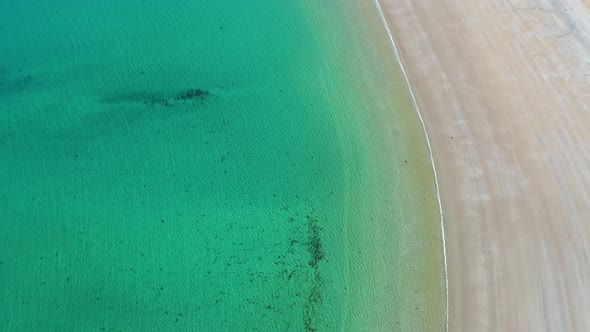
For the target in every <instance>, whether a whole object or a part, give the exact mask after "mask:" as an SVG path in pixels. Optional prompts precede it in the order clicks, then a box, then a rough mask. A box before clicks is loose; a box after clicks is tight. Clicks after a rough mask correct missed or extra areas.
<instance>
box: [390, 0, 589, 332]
mask: <svg viewBox="0 0 590 332" xmlns="http://www.w3.org/2000/svg"><path fill="white" fill-rule="evenodd" d="M380 1H381V5H382V6H383V9H384V12H385V16H386V17H387V21H388V24H389V27H390V29H391V32H392V34H393V38H394V39H395V42H396V43H397V46H398V48H399V53H400V57H401V61H402V64H403V65H404V67H405V69H406V71H407V74H408V77H409V80H410V84H411V86H412V88H413V91H414V94H415V95H416V99H417V103H418V106H419V108H420V110H421V112H422V116H423V118H424V122H425V126H426V130H427V132H428V134H429V136H430V141H431V144H432V150H433V158H434V162H435V164H436V167H437V171H438V177H439V184H440V191H441V193H440V194H441V200H442V209H443V216H444V220H445V228H446V241H447V243H446V244H447V263H448V280H449V330H450V331H543V330H550V331H589V330H590V316H589V315H588V312H590V297H589V296H588V294H590V258H589V256H590V1H588V0H584V1H579V0H564V1H561V2H555V1H536V0H535V1H484V0H477V1H459V0H443V1H434V0H425V1H402V0H380Z"/></svg>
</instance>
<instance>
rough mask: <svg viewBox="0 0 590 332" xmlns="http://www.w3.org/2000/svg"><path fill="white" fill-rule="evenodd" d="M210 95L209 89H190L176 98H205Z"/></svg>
mask: <svg viewBox="0 0 590 332" xmlns="http://www.w3.org/2000/svg"><path fill="white" fill-rule="evenodd" d="M208 96H209V91H207V90H202V89H188V90H186V91H184V92H182V93H180V94H178V95H177V96H176V100H191V99H195V98H196V99H199V100H204V99H205V98H207V97H208Z"/></svg>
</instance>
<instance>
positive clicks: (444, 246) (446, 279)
mask: <svg viewBox="0 0 590 332" xmlns="http://www.w3.org/2000/svg"><path fill="white" fill-rule="evenodd" d="M374 3H375V6H376V7H377V10H378V11H379V16H380V18H381V20H382V22H383V26H384V28H385V30H386V31H387V36H388V37H389V40H390V41H391V48H392V50H393V55H394V57H395V60H396V61H397V62H398V64H399V67H400V69H401V71H402V74H403V77H404V80H405V82H406V85H407V89H408V91H409V92H410V96H411V98H412V104H413V106H414V110H415V111H416V113H417V114H418V118H419V119H420V124H421V125H422V131H423V132H424V139H425V140H426V145H428V156H429V159H430V163H431V165H432V173H433V176H434V185H435V190H436V200H437V205H438V213H439V218H440V228H441V240H442V255H443V266H444V282H445V300H444V301H445V308H444V312H445V331H448V330H449V274H448V266H447V244H446V240H445V223H444V214H443V210H442V203H441V200H440V187H439V184H438V175H437V173H436V165H435V163H434V157H433V156H432V145H431V144H430V138H429V137H428V131H427V130H426V125H425V124H424V119H423V117H422V112H421V111H420V107H419V106H418V102H417V100H416V96H415V95H414V90H413V89H412V85H411V84H410V79H409V78H408V74H407V73H406V69H405V68H404V64H403V61H402V59H401V57H400V54H399V52H398V48H397V45H396V44H395V40H394V38H393V35H392V33H391V30H390V28H389V24H388V23H387V19H386V18H385V14H384V13H383V9H382V7H381V3H380V0H374Z"/></svg>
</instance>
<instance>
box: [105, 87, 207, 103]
mask: <svg viewBox="0 0 590 332" xmlns="http://www.w3.org/2000/svg"><path fill="white" fill-rule="evenodd" d="M210 95H211V93H210V92H209V91H207V90H203V89H188V90H184V91H182V92H180V93H177V94H176V95H174V96H171V94H167V93H162V92H160V93H154V92H149V91H138V92H127V93H117V94H113V95H110V96H107V97H104V98H102V102H103V103H106V104H123V103H127V104H144V105H146V106H165V107H174V103H175V102H179V101H190V100H199V101H200V102H201V104H203V101H204V100H205V99H206V98H207V97H209V96H210Z"/></svg>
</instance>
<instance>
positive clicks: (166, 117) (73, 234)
mask: <svg viewBox="0 0 590 332" xmlns="http://www.w3.org/2000/svg"><path fill="white" fill-rule="evenodd" d="M0 54H2V55H1V56H0V184H1V185H0V308H2V310H0V330H2V331H391V330H395V331H435V330H437V329H438V330H441V331H442V330H443V328H444V312H445V307H444V303H445V299H444V293H445V289H444V287H445V285H444V271H443V257H442V244H441V239H440V225H439V216H438V207H437V203H436V196H435V195H436V193H435V187H434V179H433V175H432V169H431V168H430V161H429V159H428V151H427V146H426V142H425V140H424V134H423V133H422V131H421V127H420V124H419V121H418V118H417V116H416V114H415V112H414V110H413V108H412V104H411V100H410V97H409V93H408V90H407V87H406V86H405V85H404V83H403V82H404V81H403V79H402V76H401V73H400V69H399V64H398V63H397V62H396V61H395V59H394V58H393V56H392V54H391V49H390V48H389V44H388V40H387V36H386V34H385V31H384V30H383V27H382V26H381V24H380V22H379V20H378V16H377V12H376V10H375V8H374V7H373V6H372V4H371V3H369V4H358V3H357V1H353V0H342V1H309V0H297V1H274V0H273V1H270V0H241V1H228V0H219V1H205V0H190V1H189V0H174V1H164V0H125V1H114V0H92V1H90V0H78V1H65V0H53V1H35V2H33V1H22V0H5V1H2V2H0Z"/></svg>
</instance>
